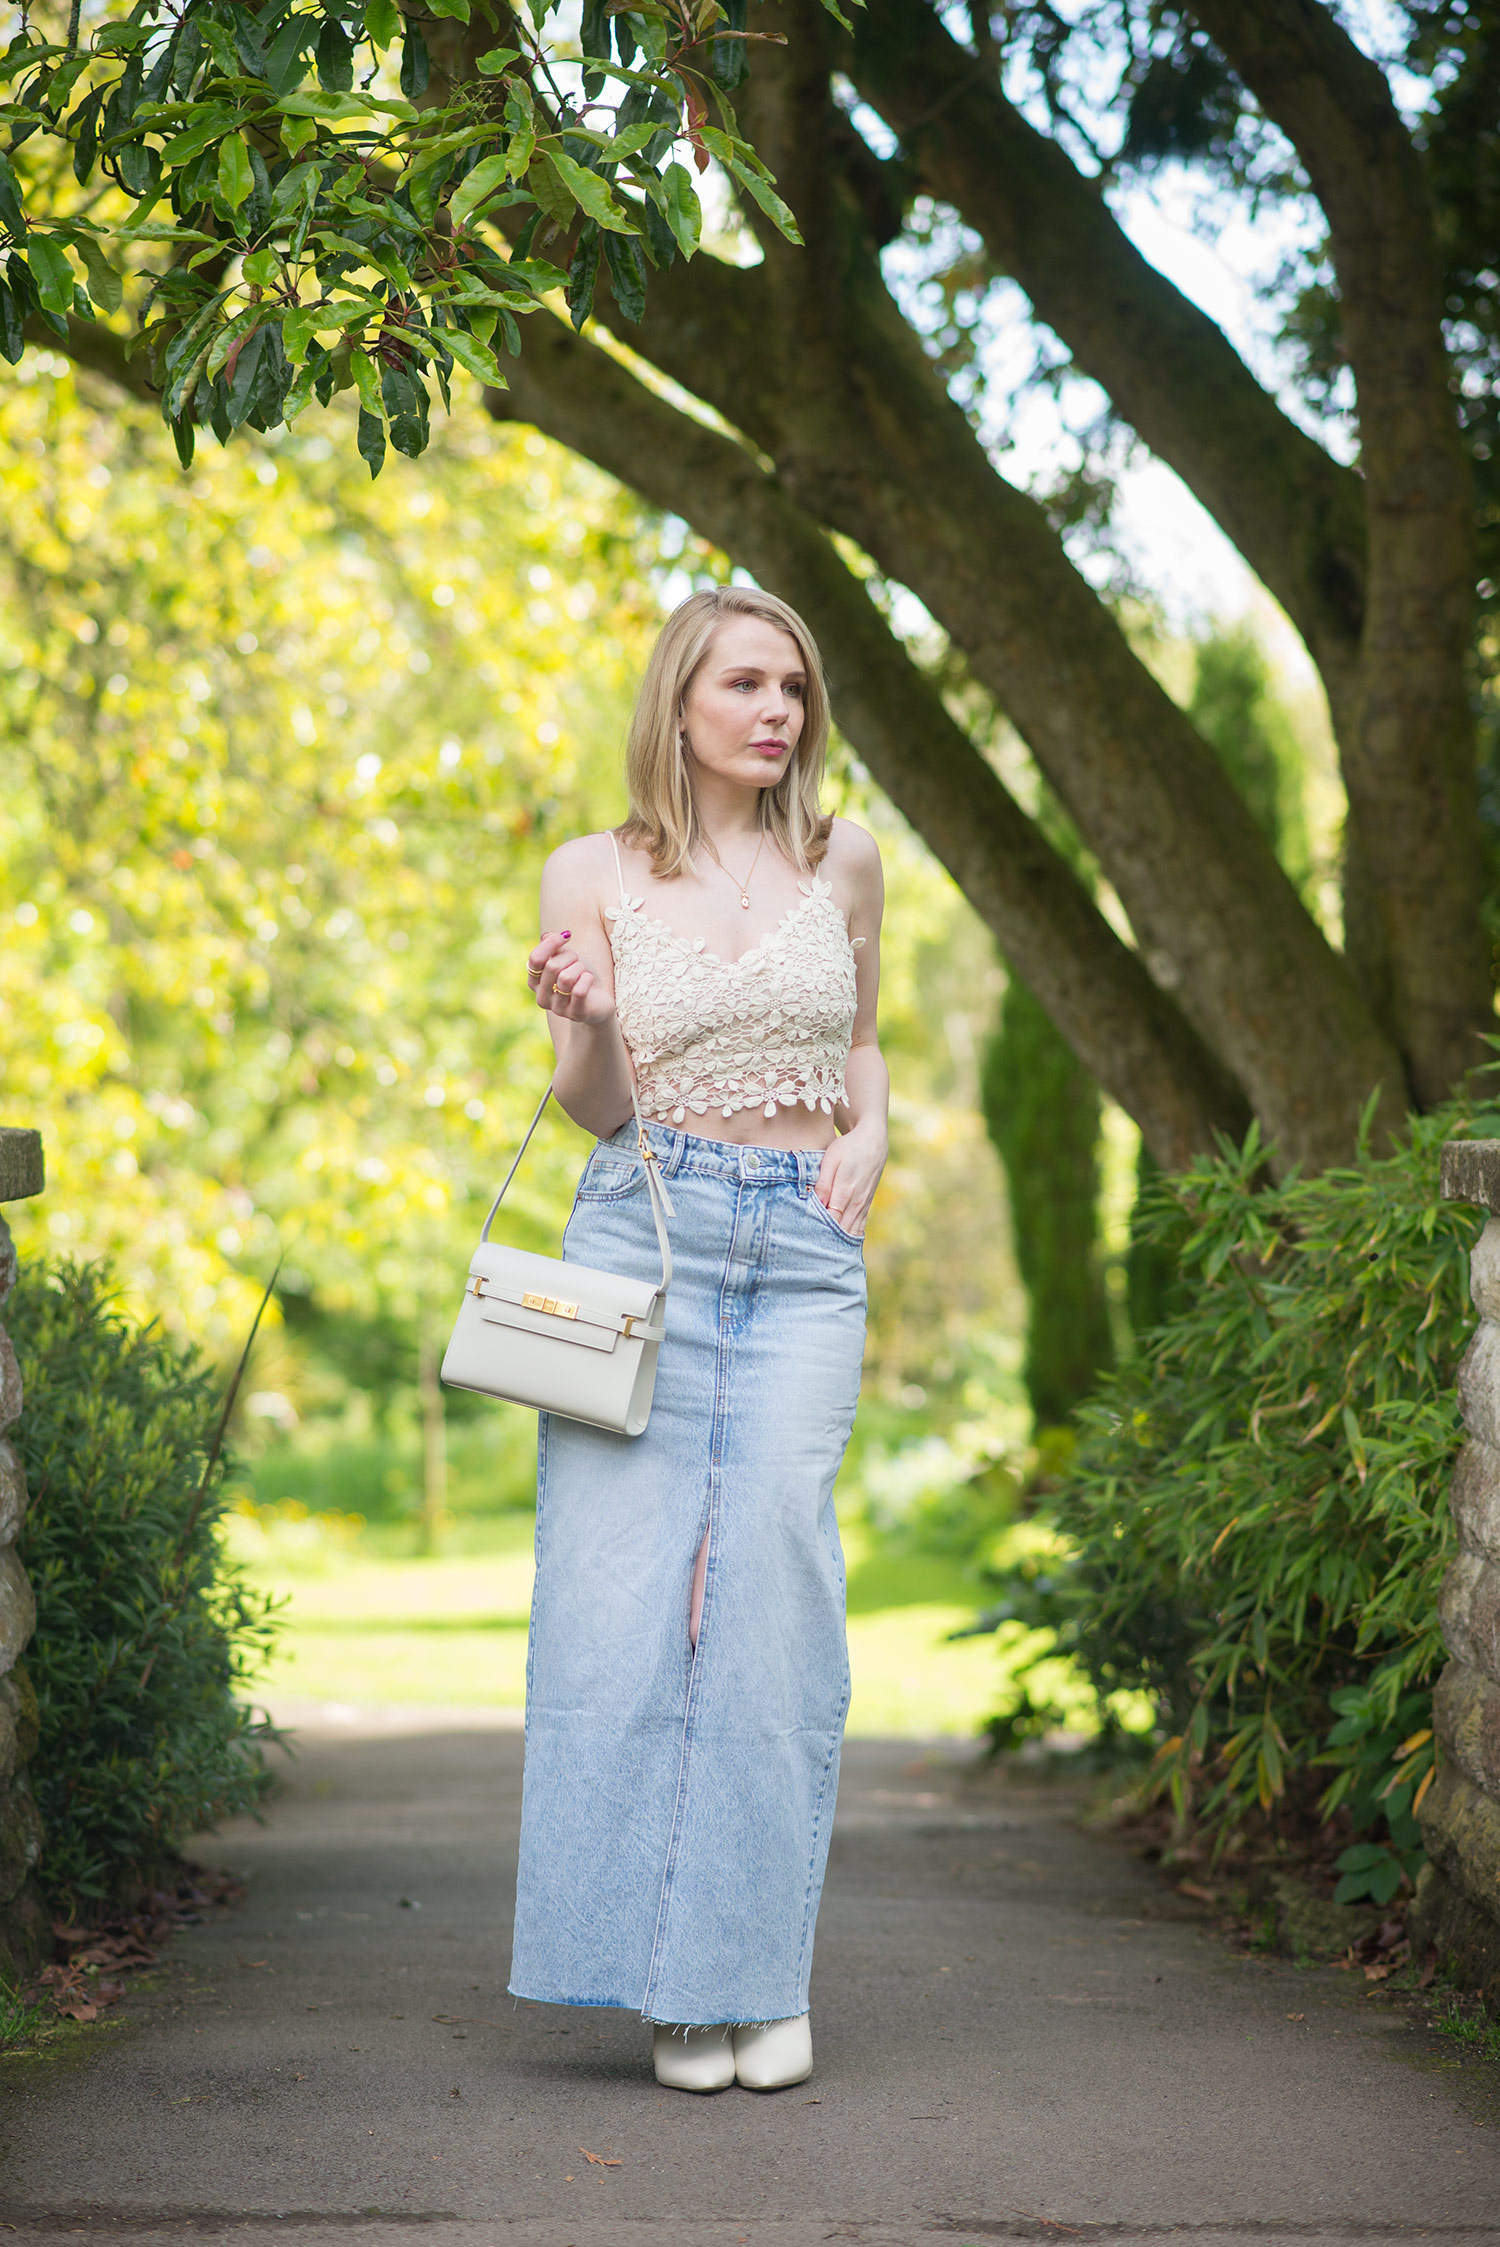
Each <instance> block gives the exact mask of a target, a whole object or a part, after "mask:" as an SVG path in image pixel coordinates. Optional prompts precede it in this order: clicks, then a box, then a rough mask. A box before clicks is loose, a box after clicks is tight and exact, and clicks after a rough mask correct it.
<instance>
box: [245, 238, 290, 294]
mask: <svg viewBox="0 0 1500 2247" xmlns="http://www.w3.org/2000/svg"><path fill="white" fill-rule="evenodd" d="M240 270H241V272H242V273H243V274H244V276H245V279H246V280H247V281H248V282H249V283H250V285H251V287H252V288H257V289H269V288H270V287H271V286H272V284H273V283H274V282H275V279H276V276H277V274H278V273H279V272H280V270H281V260H280V259H279V258H278V257H277V255H276V252H275V251H274V250H273V249H271V248H270V247H269V246H268V247H267V248H266V249H263V250H255V251H254V252H252V254H251V255H250V256H249V257H247V258H246V260H245V262H244V264H243V265H242V266H241V268H240Z"/></svg>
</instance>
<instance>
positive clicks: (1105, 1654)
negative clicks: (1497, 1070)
mask: <svg viewBox="0 0 1500 2247" xmlns="http://www.w3.org/2000/svg"><path fill="white" fill-rule="evenodd" d="M1465 1135H1469V1136H1477V1137H1486V1136H1500V1113H1497V1112H1496V1111H1493V1110H1487V1111H1483V1112H1481V1111H1478V1110H1477V1109H1475V1108H1474V1107H1472V1106H1468V1105H1456V1106H1452V1107H1449V1108H1447V1109H1445V1110H1443V1111H1442V1112H1440V1113H1437V1114H1434V1115H1431V1116H1426V1117H1422V1118H1420V1119H1416V1120H1414V1121H1413V1122H1412V1123H1411V1125H1410V1126H1409V1129H1408V1131H1407V1133H1406V1135H1405V1138H1404V1140H1403V1142H1402V1144H1401V1145H1400V1146H1399V1148H1398V1149H1397V1150H1396V1152H1394V1153H1393V1154H1387V1155H1385V1156H1384V1157H1381V1158H1377V1157H1375V1156H1374V1155H1373V1154H1371V1152H1370V1151H1369V1149H1368V1147H1365V1146H1362V1148H1361V1151H1360V1153H1359V1155H1358V1158H1357V1160H1356V1161H1354V1162H1353V1163H1351V1164H1350V1165H1349V1167H1347V1168H1345V1169H1339V1170H1331V1171H1326V1172H1324V1173H1323V1174H1322V1175H1321V1176H1319V1177H1316V1178H1309V1179H1301V1178H1296V1177H1293V1178H1290V1179H1288V1180H1287V1181H1285V1182H1284V1183H1282V1184H1280V1185H1277V1186H1274V1187H1267V1186H1266V1185H1265V1183H1264V1173H1263V1167H1262V1150H1261V1149H1260V1147H1259V1146H1258V1144H1257V1142H1256V1140H1255V1138H1254V1136H1253V1135H1252V1137H1251V1139H1250V1140H1249V1141H1248V1142H1247V1144H1246V1146H1245V1147H1244V1149H1243V1150H1241V1151H1240V1152H1238V1153H1235V1154H1225V1155H1224V1156H1223V1157H1222V1158H1221V1159H1218V1160H1214V1161H1202V1162H1200V1163H1198V1164H1196V1165H1195V1166H1194V1167H1193V1168H1192V1169H1191V1170H1188V1171H1186V1172H1183V1173H1180V1174H1178V1175H1176V1176H1175V1177H1172V1178H1169V1179H1164V1180H1162V1181H1161V1183H1160V1185H1159V1186H1158V1188H1157V1189H1156V1190H1155V1193H1154V1195H1153V1197H1152V1207H1151V1208H1150V1210H1149V1211H1148V1212H1147V1224H1148V1229H1149V1231H1150V1232H1151V1233H1152V1234H1153V1235H1154V1236H1155V1237H1156V1238H1157V1239H1158V1240H1161V1241H1170V1242H1171V1243H1172V1245H1173V1247H1174V1249H1175V1251H1176V1254H1177V1257H1178V1259H1179V1265H1180V1270H1181V1274H1182V1279H1183V1283H1184V1296H1183V1308H1182V1309H1181V1310H1180V1312H1179V1313H1178V1314H1177V1315H1176V1316H1175V1317H1173V1318H1172V1319H1170V1320H1169V1321H1168V1322H1167V1323H1166V1324H1165V1325H1164V1326H1162V1327H1160V1328H1158V1329H1157V1330H1156V1331H1155V1332H1154V1333H1152V1334H1151V1335H1149V1336H1147V1337H1146V1338H1145V1341H1144V1344H1143V1347H1142V1349H1141V1351H1140V1354H1139V1355H1138V1357H1136V1358H1135V1359H1134V1360H1133V1361H1132V1362H1131V1363H1130V1364H1129V1365H1128V1366H1126V1367H1124V1368H1123V1369H1122V1370H1121V1371H1120V1372H1119V1373H1118V1374H1117V1375H1115V1376H1114V1377H1112V1378H1111V1379H1109V1380H1108V1381H1106V1382H1105V1383H1103V1384H1102V1385H1101V1388H1100V1391H1099V1393H1098V1395H1097V1397H1096V1398H1095V1399H1094V1400H1093V1401H1092V1402H1091V1403H1090V1404H1089V1405H1087V1406H1086V1407H1085V1408H1084V1409H1083V1410H1082V1412H1081V1413H1080V1414H1079V1441H1078V1447H1077V1450H1076V1453H1075V1455H1074V1459H1073V1462H1072V1465H1071V1468H1070V1469H1069V1471H1068V1472H1067V1473H1066V1475H1065V1476H1064V1478H1063V1481H1062V1484H1061V1488H1060V1490H1059V1491H1058V1493H1057V1495H1056V1497H1055V1499H1054V1500H1053V1502H1052V1505H1051V1508H1050V1510H1051V1512H1052V1514H1053V1518H1054V1519H1055V1520H1056V1523H1057V1525H1058V1527H1059V1529H1060V1530H1061V1531H1062V1532H1063V1534H1064V1536H1065V1538H1066V1539H1067V1540H1068V1549H1069V1551H1070V1553H1071V1558H1070V1559H1069V1560H1068V1561H1067V1563H1066V1564H1065V1565H1064V1566H1063V1567H1062V1568H1061V1569H1060V1570H1058V1569H1053V1570H1052V1572H1051V1573H1050V1575H1037V1574H1034V1575H1033V1576H1032V1577H1031V1578H1030V1579H1029V1580H1014V1581H1012V1583H1011V1584H1010V1585H1009V1587H1008V1589H1009V1592H1010V1598H1009V1600H1008V1601H1007V1602H1006V1603H1005V1605H1004V1607H1003V1608H1002V1609H1001V1610H997V1611H995V1614H994V1617H993V1620H996V1621H998V1620H1000V1619H1002V1618H1003V1616H1005V1615H1012V1614H1013V1615H1018V1616H1020V1617H1021V1618H1022V1619H1024V1620H1027V1621H1032V1622H1048V1623H1050V1624H1052V1625H1053V1626H1054V1627H1055V1629H1056V1631H1057V1634H1058V1638H1059V1640H1060V1642H1061V1644H1062V1645H1064V1646H1065V1647H1067V1648H1068V1649H1070V1650H1071V1651H1072V1652H1073V1653H1075V1654H1076V1655H1077V1657H1078V1658H1079V1660H1080V1661H1081V1662H1082V1663H1083V1664H1084V1665H1085V1667H1086V1668H1087V1670H1088V1672H1089V1675H1090V1677H1091V1679H1092V1681H1093V1683H1094V1686H1095V1689H1096V1691H1097V1692H1098V1694H1099V1696H1100V1699H1101V1703H1102V1704H1104V1705H1106V1706H1107V1705H1108V1702H1109V1699H1110V1696H1111V1695H1112V1694H1114V1693H1115V1692H1117V1691H1118V1690H1119V1689H1121V1688H1132V1689H1135V1690H1141V1689H1144V1690H1145V1691H1146V1692H1147V1693H1148V1694H1149V1695H1150V1696H1151V1697H1152V1700H1153V1702H1154V1704H1155V1707H1156V1711H1157V1715H1158V1719H1159V1724H1160V1728H1161V1731H1162V1733H1163V1734H1164V1735H1165V1736H1166V1737H1165V1744H1164V1746H1163V1749H1162V1754H1161V1758H1160V1763H1159V1768H1160V1770H1161V1772H1162V1775H1163V1777H1164V1778H1165V1779H1167V1780H1169V1781H1170V1784H1171V1786H1172V1788H1173V1791H1174V1794H1175V1796H1176V1798H1177V1801H1178V1803H1179V1805H1180V1807H1181V1808H1182V1810H1183V1811H1184V1812H1191V1813H1192V1814H1193V1815H1194V1816H1195V1817H1196V1818H1197V1819H1198V1820H1199V1821H1200V1822H1201V1823H1202V1825H1204V1826H1205V1827H1206V1828H1208V1829H1209V1830H1211V1831H1213V1832H1214V1833H1216V1834H1217V1835H1218V1836H1219V1837H1220V1838H1221V1839H1222V1838H1223V1837H1224V1836H1225V1835H1227V1834H1228V1833H1229V1832H1231V1831H1232V1830H1234V1829H1235V1828H1236V1827H1239V1826H1241V1825H1242V1824H1243V1823H1244V1821H1245V1820H1246V1819H1247V1817H1253V1815H1254V1814H1255V1813H1257V1812H1260V1813H1265V1812H1270V1811H1273V1810H1274V1809H1275V1808H1276V1806H1277V1804H1278V1803H1279V1801H1281V1800H1282V1798H1284V1797H1285V1796H1286V1795H1287V1793H1288V1791H1289V1790H1291V1791H1292V1792H1294V1793H1300V1795H1301V1796H1302V1797H1303V1798H1304V1799H1306V1800H1309V1801H1311V1800H1312V1798H1314V1797H1316V1798H1317V1799H1318V1802H1319V1806H1320V1808H1321V1810H1322V1811H1323V1813H1324V1814H1328V1813H1331V1812H1332V1811H1333V1810H1335V1809H1336V1808H1338V1806H1339V1805H1340V1804H1343V1805H1344V1806H1345V1807H1346V1809H1347V1811H1348V1812H1349V1813H1350V1816H1351V1819H1352V1824H1353V1828H1354V1830H1355V1831H1356V1832H1364V1833H1372V1832H1373V1833H1375V1834H1376V1836H1377V1839H1376V1841H1375V1843H1373V1844H1367V1845H1366V1848H1365V1851H1364V1856H1366V1857H1368V1858H1369V1859H1370V1862H1369V1864H1368V1865H1364V1866H1363V1871H1364V1873H1365V1874H1366V1875H1367V1876H1368V1877H1366V1878H1364V1879H1363V1882H1362V1883H1361V1881H1360V1880H1358V1879H1353V1876H1354V1875H1355V1874H1357V1873H1359V1872H1360V1870H1361V1868H1360V1867H1354V1866H1352V1865H1351V1867H1350V1872H1351V1879H1352V1880H1353V1886H1351V1883H1350V1881H1346V1883H1345V1887H1346V1891H1348V1892H1349V1893H1353V1892H1354V1890H1355V1888H1359V1887H1361V1886H1362V1888H1363V1889H1364V1890H1367V1891H1368V1892H1370V1893H1374V1894H1376V1895H1379V1896H1381V1898H1382V1900H1384V1895H1389V1894H1391V1893H1394V1890H1395V1888H1396V1886H1397V1885H1399V1882H1400V1879H1401V1876H1402V1873H1403V1871H1405V1872H1406V1873H1408V1874H1409V1873H1410V1872H1411V1871H1412V1870H1413V1869H1414V1866H1415V1864H1416V1862H1418V1861H1419V1843H1418V1835H1417V1830H1416V1826H1415V1822H1414V1820H1413V1817H1412V1811H1413V1807H1414V1803H1415V1800H1416V1799H1417V1797H1418V1795H1419V1790H1420V1789H1421V1787H1422V1785H1423V1783H1424V1781H1425V1779H1426V1777H1427V1774H1428V1773H1429V1771H1430V1770H1431V1768H1432V1761H1433V1746H1432V1742H1431V1738H1430V1735H1429V1733H1428V1731H1427V1727H1428V1724H1429V1721H1430V1692H1431V1684H1432V1680H1433V1678H1434V1675H1435V1673H1436V1671H1437V1670H1438V1669H1439V1668H1440V1667H1441V1665H1442V1663H1443V1661H1444V1659H1445V1654H1444V1648H1443V1643H1442V1640H1441V1637H1440V1635H1439V1631H1438V1623H1437V1597H1438V1587H1439V1584H1440V1583H1441V1580H1442V1576H1443V1572H1444V1570H1445V1568H1446V1567H1447V1564H1448V1560H1449V1558H1450V1553H1451V1546H1452V1536H1453V1532H1452V1525H1451V1522H1450V1518H1449V1512H1448V1482H1449V1476H1450V1472H1451V1468H1452V1463H1453V1458H1454V1454H1455V1451H1456V1449H1457V1446H1458V1443H1459V1441H1460V1439H1461V1433H1462V1431H1461V1428H1460V1424H1459V1418H1458V1408H1457V1403H1456V1399H1455V1395H1454V1378H1455V1374H1456V1371H1457V1366H1458V1360H1459V1358H1460V1356H1461V1355H1462V1352H1463V1350H1464V1348H1465V1346H1466V1344H1467V1341H1468V1338H1469V1335H1470V1334H1471V1332H1472V1330H1473V1324H1474V1314H1473V1312H1472V1310H1471V1308H1470V1305H1469V1300H1468V1256H1467V1250H1468V1247H1469V1245H1470V1244H1471V1243H1472V1241H1473V1240H1474V1239H1475V1238H1476V1235H1477V1229H1478V1228H1477V1218H1476V1213H1475V1212H1474V1211H1473V1210H1471V1209H1467V1208H1464V1207H1461V1206H1455V1205H1454V1204H1452V1203H1445V1202H1443V1201H1440V1200H1439V1198H1438V1159H1439V1152H1440V1149H1441V1146H1442V1142H1443V1141H1444V1140H1445V1139H1449V1138H1454V1137H1458V1136H1465ZM1007 1722H1009V1723H1010V1724H1011V1726H1012V1729H1014V1728H1015V1714H1014V1712H1013V1713H1012V1716H1011V1718H1009V1719H1007V1718H1005V1717H1002V1718H1001V1719H1000V1720H998V1725H997V1730H998V1732H999V1733H1000V1735H1001V1736H1002V1737H1003V1736H1005V1731H1006V1725H1007ZM1382 1892H1383V1894H1382Z"/></svg>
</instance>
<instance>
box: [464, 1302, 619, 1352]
mask: <svg viewBox="0 0 1500 2247" xmlns="http://www.w3.org/2000/svg"><path fill="white" fill-rule="evenodd" d="M546 1300H547V1301H548V1302H550V1301H552V1300H553V1299H552V1297H550V1296H549V1297H547V1298H546ZM479 1315H480V1317H481V1318H482V1319H488V1320H489V1322H490V1324H491V1325H492V1326H512V1327H519V1328H520V1330H521V1332H522V1333H523V1334H550V1335H552V1336H553V1337H554V1338H560V1339H563V1340H566V1341H569V1342H573V1343H577V1344H578V1345H579V1346H580V1347H581V1348H583V1349H585V1350H612V1349H613V1348H614V1346H615V1344H616V1343H617V1342H618V1341H619V1339H620V1330H619V1328H618V1327H616V1326H596V1325H595V1324H594V1323H593V1322H592V1320H590V1319H587V1318H585V1317H584V1314H583V1312H582V1311H579V1313H578V1315H577V1316H576V1318H569V1316H568V1315H567V1313H566V1312H557V1311H541V1310H533V1309H532V1308H531V1306H530V1304H528V1303H508V1302H507V1301H506V1300H505V1298H504V1296H502V1295H490V1294H484V1295H481V1296H480V1298H479Z"/></svg>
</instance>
